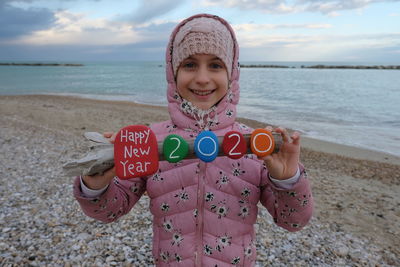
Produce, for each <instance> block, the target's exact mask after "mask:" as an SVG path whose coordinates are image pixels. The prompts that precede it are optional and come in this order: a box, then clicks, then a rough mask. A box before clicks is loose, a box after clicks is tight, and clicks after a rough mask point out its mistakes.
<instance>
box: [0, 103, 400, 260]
mask: <svg viewBox="0 0 400 267" xmlns="http://www.w3.org/2000/svg"><path fill="white" fill-rule="evenodd" d="M0 114H1V116H0V124H1V127H0V133H1V134H0V146H1V153H0V179H1V183H0V226H1V227H0V266H153V259H152V255H151V249H152V216H151V214H150V211H149V209H148V205H149V198H148V197H147V196H146V195H144V196H143V197H142V198H141V200H140V201H139V202H138V203H137V204H136V206H135V207H134V208H133V209H132V211H131V212H130V213H129V214H127V215H126V216H124V217H123V218H121V219H120V220H119V221H117V222H114V223H111V224H104V223H101V222H98V221H95V220H94V219H91V218H89V217H87V216H85V215H84V214H83V212H82V211H81V210H80V207H79V205H78V203H77V202H76V201H75V199H74V197H73V194H72V183H73V179H74V177H68V176H66V175H65V174H64V173H63V169H62V165H63V164H65V163H66V162H67V161H69V160H70V159H71V158H81V157H83V156H84V155H85V154H86V153H87V151H88V143H87V141H86V140H85V139H84V138H83V133H84V132H86V131H97V132H100V133H102V132H105V131H118V130H119V129H120V128H122V127H124V126H126V125H130V124H147V125H148V124H150V123H151V122H157V121H162V120H166V119H168V112H167V110H166V108H165V107H157V106H148V105H141V104H134V103H130V102H113V101H101V100H90V99H81V98H74V97H66V96H45V95H31V96H0ZM240 121H242V122H244V123H246V124H247V125H249V126H251V127H255V128H256V127H257V128H258V127H265V126H266V125H265V124H262V123H260V122H256V121H251V120H245V119H240ZM301 161H302V163H303V164H304V165H305V167H306V170H307V173H308V177H309V179H310V180H311V184H312V188H313V195H314V199H315V211H314V216H313V218H312V220H311V221H310V223H309V225H308V226H306V227H305V228H304V229H303V230H301V231H299V232H295V233H289V232H287V231H286V230H284V229H281V228H279V227H277V226H276V225H274V223H273V221H272V218H271V216H270V215H269V214H268V212H267V210H266V209H265V208H263V207H262V206H261V205H260V207H259V216H258V221H257V224H256V230H257V266H400V256H399V255H400V238H399V237H400V196H399V192H400V158H398V157H396V156H393V155H389V154H384V153H380V152H374V151H367V150H362V149H358V148H352V147H344V146H340V145H336V144H332V143H327V142H322V141H318V140H313V139H309V138H305V137H304V138H303V146H302V154H301Z"/></svg>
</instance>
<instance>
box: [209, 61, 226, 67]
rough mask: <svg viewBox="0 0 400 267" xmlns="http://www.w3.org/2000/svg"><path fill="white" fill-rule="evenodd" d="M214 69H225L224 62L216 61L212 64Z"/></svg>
mask: <svg viewBox="0 0 400 267" xmlns="http://www.w3.org/2000/svg"><path fill="white" fill-rule="evenodd" d="M210 67H211V68H212V69H223V68H224V65H223V64H222V63H218V62H214V63H211V64H210Z"/></svg>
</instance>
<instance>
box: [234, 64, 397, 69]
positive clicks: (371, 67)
mask: <svg viewBox="0 0 400 267" xmlns="http://www.w3.org/2000/svg"><path fill="white" fill-rule="evenodd" d="M240 67H241V68H282V69H284V68H287V69H288V68H292V69H295V68H302V69H363V70H365V69H376V70H400V65H389V66H383V65H374V66H365V65H356V66H352V65H312V66H304V65H302V66H300V67H296V66H285V65H257V64H251V65H245V64H241V65H240Z"/></svg>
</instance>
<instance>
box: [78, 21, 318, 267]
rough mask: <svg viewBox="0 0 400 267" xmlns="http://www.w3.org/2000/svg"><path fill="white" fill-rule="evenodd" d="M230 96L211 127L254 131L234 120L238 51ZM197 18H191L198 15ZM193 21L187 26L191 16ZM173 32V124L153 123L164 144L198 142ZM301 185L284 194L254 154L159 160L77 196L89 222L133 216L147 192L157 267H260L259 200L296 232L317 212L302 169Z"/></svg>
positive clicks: (169, 76)
mask: <svg viewBox="0 0 400 267" xmlns="http://www.w3.org/2000/svg"><path fill="white" fill-rule="evenodd" d="M198 16H210V17H213V18H215V19H218V20H220V21H221V22H222V23H223V24H224V25H226V27H227V28H228V29H229V30H230V31H231V32H232V36H233V38H234V40H235V46H236V47H235V57H234V65H233V70H232V76H231V87H230V90H229V93H228V94H227V95H226V96H225V97H224V98H223V99H222V101H221V102H220V103H219V104H218V106H217V109H216V110H215V112H214V113H213V114H211V115H210V117H211V118H214V119H211V120H208V121H207V128H209V129H210V130H212V131H213V132H214V133H215V134H216V135H218V136H222V135H224V134H225V133H226V132H228V131H230V130H237V131H240V132H242V133H251V132H252V129H250V128H248V127H246V126H245V125H243V124H239V123H237V122H235V118H236V104H237V103H238V100H239V84H238V79H239V68H238V47H237V42H236V39H235V35H234V33H233V30H232V29H231V27H230V26H229V25H228V24H227V23H226V22H225V21H224V20H223V19H221V18H219V17H215V16H211V15H206V14H201V15H196V16H194V17H198ZM192 18H193V17H192ZM192 18H189V19H187V20H186V21H188V20H190V19H192ZM186 21H183V22H182V23H181V24H179V25H178V26H177V27H176V29H175V30H174V32H173V33H172V35H171V39H170V42H169V46H168V49H167V54H166V60H167V67H166V71H167V81H168V91H167V97H168V103H169V104H168V109H169V112H170V115H171V120H169V121H165V122H161V123H157V124H154V125H151V129H152V130H153V131H154V132H155V133H156V136H157V139H158V140H159V141H162V140H164V138H165V137H166V136H167V135H169V134H171V133H174V134H178V135H181V136H182V137H184V138H188V139H189V138H195V137H196V136H197V134H198V133H199V132H200V131H201V129H200V128H199V122H198V120H196V119H195V118H193V116H192V115H191V114H190V112H185V107H181V105H182V101H181V100H180V98H179V97H177V95H176V85H175V80H174V76H173V72H172V65H171V49H170V47H171V45H172V41H173V38H174V36H175V34H176V32H177V30H178V29H179V27H180V26H181V25H183V24H184V23H185V22H186ZM300 171H301V176H300V179H299V181H298V182H297V183H296V184H295V185H294V186H293V187H292V188H291V189H290V190H285V189H282V188H280V187H277V186H276V185H274V184H273V182H271V180H270V179H269V178H268V177H269V176H268V170H267V169H266V167H265V165H264V164H263V162H262V161H260V160H258V159H257V158H256V157H255V156H253V155H247V156H245V157H243V158H241V159H239V160H232V159H229V158H227V157H218V158H217V159H216V160H214V161H212V162H210V163H205V162H202V161H200V160H199V159H191V160H183V161H182V162H179V163H176V164H174V163H168V162H166V161H164V162H160V166H159V171H158V172H157V173H156V174H154V175H152V176H149V177H142V178H135V179H130V180H119V179H117V178H116V179H115V180H114V183H111V184H110V185H109V187H108V189H107V190H106V191H105V192H104V193H103V194H102V195H101V196H100V197H98V198H95V199H93V198H87V197H85V196H84V195H83V193H82V191H81V188H80V181H79V179H76V181H75V184H74V195H75V197H76V198H77V200H78V202H79V204H80V205H81V207H82V210H83V211H84V212H85V214H87V215H88V216H90V217H93V218H96V219H98V220H101V221H103V222H112V221H115V220H117V219H118V218H119V217H121V216H122V215H124V214H126V213H128V212H129V211H130V210H131V209H132V207H133V206H134V205H135V203H136V202H137V201H138V200H139V198H140V197H141V196H142V194H143V193H144V192H145V191H147V193H148V195H149V197H150V210H151V213H152V214H153V216H154V220H153V256H154V259H155V263H156V264H157V266H185V267H186V266H232V265H237V266H254V264H255V260H256V248H255V241H256V239H255V235H254V227H253V226H254V223H255V222H256V218H257V203H258V202H259V201H260V202H261V203H262V205H264V206H265V207H266V208H267V209H268V211H269V212H270V214H271V215H272V217H273V218H274V221H275V223H276V224H277V225H278V226H281V227H283V228H285V229H287V230H289V231H297V230H299V229H301V228H302V227H303V226H304V225H306V224H307V222H308V221H309V219H310V218H311V215H312V210H313V199H312V195H311V189H310V184H309V181H308V179H307V178H306V176H305V172H304V169H303V167H302V166H300Z"/></svg>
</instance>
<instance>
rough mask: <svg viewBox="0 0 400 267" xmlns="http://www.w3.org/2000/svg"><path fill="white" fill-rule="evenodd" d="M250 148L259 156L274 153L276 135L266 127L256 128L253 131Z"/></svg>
mask: <svg viewBox="0 0 400 267" xmlns="http://www.w3.org/2000/svg"><path fill="white" fill-rule="evenodd" d="M250 149H251V151H252V152H253V153H254V154H256V155H257V156H259V157H265V156H268V155H270V154H272V152H273V151H274V149H275V141H274V136H273V135H272V133H271V132H270V131H268V130H266V129H255V130H254V131H253V132H252V133H251V137H250Z"/></svg>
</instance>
